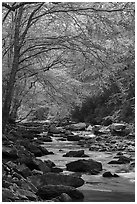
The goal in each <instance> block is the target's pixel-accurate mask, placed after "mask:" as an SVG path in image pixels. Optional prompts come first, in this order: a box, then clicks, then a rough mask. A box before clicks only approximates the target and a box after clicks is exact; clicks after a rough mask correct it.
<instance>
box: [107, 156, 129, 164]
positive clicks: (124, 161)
mask: <svg viewBox="0 0 137 204" xmlns="http://www.w3.org/2000/svg"><path fill="white" fill-rule="evenodd" d="M130 161H131V159H130V158H128V157H125V156H122V155H121V156H119V159H118V160H112V161H110V162H109V163H108V164H127V163H130Z"/></svg>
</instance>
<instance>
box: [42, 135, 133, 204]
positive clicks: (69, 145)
mask: <svg viewBox="0 0 137 204" xmlns="http://www.w3.org/2000/svg"><path fill="white" fill-rule="evenodd" d="M43 146H45V147H46V148H47V149H48V150H49V151H53V152H54V155H46V156H43V157H41V158H40V159H42V160H43V161H44V160H47V159H50V160H51V161H53V162H54V163H55V164H56V166H57V167H60V168H62V169H63V170H64V171H63V173H64V174H72V173H73V172H69V171H66V164H67V163H69V162H71V161H75V160H78V159H80V158H78V157H77V158H74V157H63V156H62V155H63V154H65V153H66V152H68V151H70V150H80V149H84V150H85V154H87V155H89V157H86V158H84V159H95V160H97V161H100V162H101V163H102V166H103V171H102V172H101V173H100V174H98V175H89V174H82V178H83V179H84V181H85V184H84V185H83V186H81V187H80V188H79V190H81V191H82V192H83V193H84V195H85V198H84V202H89V201H90V202H134V200H135V198H134V197H135V183H134V181H135V172H130V173H117V174H118V175H119V176H120V177H118V178H104V177H102V173H103V172H104V171H111V172H112V173H115V172H119V171H120V169H122V168H126V165H125V164H124V165H109V164H108V162H109V161H110V160H112V158H113V157H114V156H115V155H116V153H110V152H109V153H105V152H92V151H89V150H88V148H83V147H82V148H81V147H80V146H79V145H77V142H69V141H59V140H57V139H56V138H54V140H53V142H49V143H48V142H47V143H45V145H43Z"/></svg>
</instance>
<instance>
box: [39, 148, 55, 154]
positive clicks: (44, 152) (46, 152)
mask: <svg viewBox="0 0 137 204" xmlns="http://www.w3.org/2000/svg"><path fill="white" fill-rule="evenodd" d="M39 149H40V150H41V152H42V155H49V154H54V153H53V152H49V151H48V150H47V149H46V148H45V147H42V146H39Z"/></svg>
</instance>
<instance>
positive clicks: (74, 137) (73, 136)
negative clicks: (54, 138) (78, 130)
mask: <svg viewBox="0 0 137 204" xmlns="http://www.w3.org/2000/svg"><path fill="white" fill-rule="evenodd" d="M67 140H68V141H79V140H80V137H79V136H78V135H68V136H67Z"/></svg>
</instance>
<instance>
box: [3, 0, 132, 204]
mask: <svg viewBox="0 0 137 204" xmlns="http://www.w3.org/2000/svg"><path fill="white" fill-rule="evenodd" d="M41 124H42V125H41ZM41 128H42V129H41ZM64 128H65V130H64ZM101 128H106V129H103V130H102V129H101ZM107 128H108V129H107ZM83 130H84V131H85V130H86V131H90V133H93V134H94V135H95V136H97V137H99V138H100V137H101V138H100V139H97V138H96V142H97V141H98V142H100V140H102V137H103V141H102V143H103V144H105V143H106V138H105V136H102V135H105V134H107V136H106V137H108V138H107V140H112V141H114V140H115V137H116V141H117V140H118V143H119V144H120V142H123V143H122V144H123V145H126V146H125V149H119V151H124V150H125V151H126V150H127V151H128V152H129V149H127V148H129V146H132V147H131V149H132V150H133V148H134V144H135V143H134V140H135V138H134V136H135V3H134V2H90V1H87V2H74V1H72V2H62V1H61V2H8V3H7V2H3V3H2V134H3V137H2V142H3V143H2V145H3V150H2V156H3V182H4V187H3V189H4V190H3V201H7V202H8V201H10V202H14V201H17V202H19V201H20V200H21V201H23V200H25V201H41V199H42V200H50V199H52V201H53V200H54V199H55V201H54V202H58V201H61V202H62V201H63V202H67V201H71V200H69V199H71V198H72V197H73V196H70V195H73V194H74V192H73V191H76V195H77V194H78V195H77V196H78V197H79V198H80V200H81V199H83V197H82V196H83V195H81V194H80V192H77V189H76V190H74V189H71V190H70V189H67V187H66V188H65V190H64V191H63V190H62V187H61V189H60V188H59V189H58V193H57V192H56V193H57V194H56V193H55V192H54V191H55V189H52V188H53V186H52V188H51V189H50V192H52V191H53V192H54V193H53V194H55V195H57V196H60V194H61V193H66V192H67V191H69V193H66V194H67V196H64V197H63V196H62V197H61V198H60V199H62V200H56V198H53V197H52V196H49V197H44V193H45V192H46V190H47V189H46V188H47V187H45V186H44V187H45V188H44V187H43V188H42V187H41V186H42V184H41V185H40V187H39V186H38V183H37V185H35V182H34V180H35V179H31V182H32V184H33V185H34V186H35V187H36V188H37V190H38V191H37V190H36V188H35V187H33V188H32V184H27V182H28V181H27V178H28V176H29V177H30V176H31V177H32V175H33V176H36V175H39V176H40V175H41V173H40V172H38V171H42V172H43V173H45V170H43V169H45V168H46V172H48V173H49V172H50V173H49V174H52V173H53V172H54V171H53V170H51V169H53V167H52V162H53V160H52V162H51V161H50V163H48V162H47V163H46V161H45V163H42V161H41V162H40V160H39V159H36V158H33V156H34V157H41V156H43V155H48V154H50V152H48V150H47V149H44V147H43V146H42V145H41V141H40V138H39V137H40V136H38V135H39V134H46V136H45V135H42V142H51V140H52V139H53V138H52V137H54V136H55V135H54V134H56V137H57V135H58V134H60V136H61V137H63V138H62V139H61V140H62V141H65V140H66V138H67V140H68V141H78V142H79V143H80V141H81V140H80V139H78V140H77V139H76V136H77V135H76V133H77V132H75V131H83ZM43 131H44V132H43ZM69 131H70V132H69ZM73 131H74V132H75V134H73ZM106 131H107V133H106ZM108 131H110V132H109V133H108ZM45 132H46V133H45ZM62 134H64V135H66V137H65V138H64V136H63V135H62ZM69 134H70V135H69ZM77 134H86V133H83V132H80V133H77ZM72 135H73V136H75V139H74V138H73V139H72V138H71V139H70V137H72ZM100 135H101V136H100ZM110 135H111V136H110ZM112 135H113V136H114V137H113V138H111V139H109V138H110V137H112ZM123 135H124V136H123ZM34 137H37V139H38V140H39V141H37V145H36V141H34ZM56 137H55V138H56ZM78 137H79V135H78ZM80 137H82V140H83V136H80ZM121 137H122V138H123V137H124V138H125V137H126V139H125V141H124V139H122V140H121ZM104 138H105V139H104ZM94 139H95V138H94ZM127 140H128V141H127ZM52 141H53V140H52ZM84 141H85V142H84V144H83V143H82V145H83V146H81V147H85V146H84V145H86V148H87V147H88V148H89V150H91V149H92V148H91V144H92V143H94V142H95V141H91V138H88V139H87V138H86V139H85V138H84ZM129 141H130V142H129ZM28 142H29V143H33V142H34V143H33V144H32V147H29V146H28V144H27V143H28ZM112 143H113V142H112ZM114 143H115V142H114ZM15 144H16V145H15ZM44 144H45V143H44ZM46 144H47V145H48V143H46ZM63 144H64V143H63ZM95 144H96V143H95ZM95 144H94V145H95ZM119 144H118V145H119ZM38 145H39V146H38ZM40 145H41V146H40ZM80 145H81V144H80ZM100 145H102V144H100ZM30 146H31V145H30ZM20 147H21V148H22V150H21V149H20ZM38 147H39V148H38ZM29 148H30V149H29ZM46 148H47V147H46ZM100 148H106V149H105V150H104V151H108V149H107V147H104V146H101V147H100ZM109 148H110V147H109ZM120 148H121V147H120ZM19 149H20V150H19ZM32 149H33V151H32ZM112 149H113V150H114V149H115V150H117V149H118V148H117V147H115V148H114V146H113V148H112ZM112 149H111V148H110V150H112ZM131 149H130V152H132V153H134V150H133V151H132V150H131ZM52 150H53V149H52ZM69 150H70V149H69ZM93 150H95V151H96V150H97V151H98V150H99V151H100V149H97V146H96V148H95V147H94V148H93ZM113 150H112V151H113ZM46 151H47V152H46ZM79 151H82V150H79ZM83 151H84V150H83ZM101 151H102V149H101ZM30 152H31V153H33V154H34V155H33V156H32V155H31V153H30ZM39 152H41V153H39ZM45 152H46V153H45ZM78 153H79V152H78ZM80 153H81V152H80ZM82 153H83V152H82ZM21 155H24V156H23V159H22V156H21ZM25 155H27V157H31V160H32V158H33V162H32V161H31V165H30V161H29V162H28V161H27V162H28V163H29V164H28V163H27V162H26V157H25ZM82 155H84V154H82ZM74 157H75V156H74ZM76 157H79V156H76ZM80 157H84V156H80ZM125 157H126V155H124V156H123V157H122V159H125ZM132 157H133V155H132ZM11 158H12V159H11ZM126 158H127V157H126ZM130 159H131V155H130ZM14 160H18V161H14ZM34 160H35V162H34ZM125 160H126V159H125ZM125 160H124V162H125ZM132 160H133V158H132ZM38 161H39V162H38ZM47 161H49V160H47ZM120 161H121V160H120ZM122 161H123V160H122ZM127 161H129V160H128V159H127V160H126V162H125V163H130V164H132V166H133V163H131V162H127ZM130 161H131V160H130ZM9 162H10V163H9ZM11 163H12V164H11ZM32 163H33V164H32ZM89 163H90V162H89ZM125 163H124V164H125ZM84 164H85V163H84ZM19 165H20V166H19ZM44 165H47V166H46V167H45V166H44ZM88 165H89V164H88ZM32 166H33V167H32ZM34 166H35V167H34ZM36 166H37V167H36ZM54 168H55V167H54ZM67 168H68V169H69V167H67ZM7 169H9V170H7ZM15 169H16V171H15ZM47 169H50V171H48V170H47ZM11 170H13V171H15V172H14V173H16V174H19V175H18V176H17V175H16V177H17V179H19V178H18V177H20V176H21V177H22V176H23V179H25V180H24V184H23V183H22V184H23V185H25V182H26V185H28V186H29V185H30V186H29V187H28V189H27V190H26V189H25V187H22V192H21V190H19V189H18V188H17V186H19V184H18V183H16V187H15V188H16V193H15V189H14V188H13V183H15V182H13V181H12V182H11V180H10V181H9V180H8V177H7V174H10V175H12V173H11V172H12V171H11ZM32 170H33V171H34V170H35V172H33V173H32ZM96 170H97V169H94V171H92V173H91V172H90V173H91V174H92V175H94V174H96V173H95V172H96ZM36 171H37V172H36ZM99 171H100V170H99ZM7 172H8V173H7ZM20 172H21V175H20ZM51 172H52V173H51ZM54 173H55V172H54ZM56 173H59V172H56ZM98 173H99V172H98ZM61 175H62V174H61ZM52 176H53V175H52ZM58 176H60V174H59V175H58ZM49 177H50V175H49ZM53 177H54V176H53ZM78 178H79V177H78V176H77V179H78ZM44 179H45V180H46V177H45V178H44ZM56 179H57V178H56ZM63 179H65V178H64V177H63V178H61V180H62V181H64V180H63ZM79 179H80V178H79ZM81 179H82V178H81ZM32 180H33V181H32ZM41 180H42V179H41ZM51 180H52V179H51ZM59 180H60V179H59ZM68 180H69V178H68ZM68 180H67V181H68ZM70 180H71V179H70ZM45 182H46V181H45ZM47 182H48V181H47ZM68 182H70V181H68ZM77 182H78V183H79V182H82V180H79V181H77ZM9 183H10V184H11V183H12V185H9ZM49 183H50V182H49ZM50 184H52V182H51V183H50ZM57 185H58V184H57ZM81 185H82V184H80V185H79V184H78V186H77V184H76V185H72V186H73V187H79V186H81ZM10 186H12V188H10ZM68 186H69V185H68ZM9 189H10V190H9ZM24 189H25V190H26V191H29V196H27V195H28V192H27V193H25V190H24ZM30 189H31V190H30ZM32 189H33V190H32ZM47 191H48V190H47ZM59 191H60V192H61V193H60V194H59ZM17 192H18V193H17ZM42 192H44V193H42ZM70 192H71V193H70ZM11 194H12V195H11ZM7 195H9V196H7ZM61 195H62V194H61ZM57 196H56V197H57ZM77 196H76V197H77ZM68 197H69V198H68ZM76 197H75V196H74V198H73V199H74V200H75V199H77V198H76ZM129 197H130V196H129ZM65 199H66V200H65ZM67 199H68V200H67ZM73 199H72V200H73ZM87 201H88V200H87ZM90 201H91V200H90ZM92 201H94V200H92ZM105 201H106V200H105ZM122 201H123V200H122ZM129 201H130V200H129Z"/></svg>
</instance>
